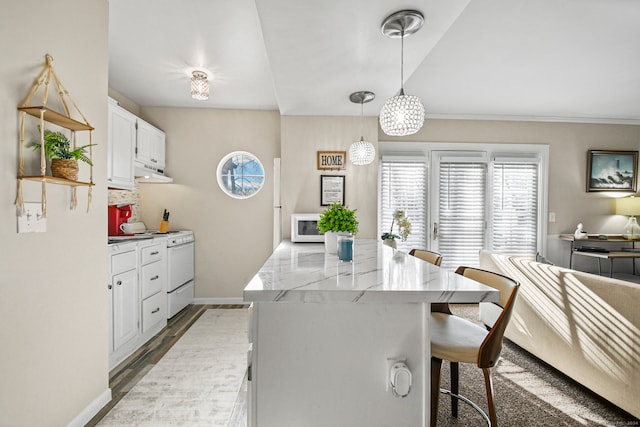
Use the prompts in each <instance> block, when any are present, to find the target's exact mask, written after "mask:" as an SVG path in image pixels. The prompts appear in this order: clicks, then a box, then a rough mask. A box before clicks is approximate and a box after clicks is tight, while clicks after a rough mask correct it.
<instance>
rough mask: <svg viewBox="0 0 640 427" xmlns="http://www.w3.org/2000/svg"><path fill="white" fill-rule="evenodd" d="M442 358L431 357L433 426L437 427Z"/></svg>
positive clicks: (431, 424)
mask: <svg viewBox="0 0 640 427" xmlns="http://www.w3.org/2000/svg"><path fill="white" fill-rule="evenodd" d="M441 368H442V359H438V358H437V357H432V358H431V414H430V416H431V422H430V424H429V425H430V426H431V427H436V424H437V423H438V399H439V398H440V370H441Z"/></svg>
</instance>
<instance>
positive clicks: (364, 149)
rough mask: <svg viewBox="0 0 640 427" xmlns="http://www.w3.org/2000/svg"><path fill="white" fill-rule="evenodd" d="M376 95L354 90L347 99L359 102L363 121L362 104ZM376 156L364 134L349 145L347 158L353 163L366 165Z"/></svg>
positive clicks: (373, 148) (355, 102)
mask: <svg viewBox="0 0 640 427" xmlns="http://www.w3.org/2000/svg"><path fill="white" fill-rule="evenodd" d="M375 97H376V94H375V93H373V92H367V91H361V92H354V93H352V94H351V95H350V96H349V100H350V101H351V102H353V103H354V104H360V116H361V117H362V121H363V122H364V104H365V102H371V101H373V99H374V98H375ZM375 157H376V149H375V147H374V146H373V144H372V143H370V142H367V141H365V140H364V136H361V137H360V141H356V142H354V143H353V144H351V147H349V159H350V160H351V163H353V164H354V165H368V164H370V163H372V162H373V159H375Z"/></svg>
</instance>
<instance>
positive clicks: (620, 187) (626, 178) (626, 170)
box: [587, 150, 638, 193]
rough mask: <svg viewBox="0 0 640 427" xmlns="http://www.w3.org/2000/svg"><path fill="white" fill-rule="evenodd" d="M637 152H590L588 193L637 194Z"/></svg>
mask: <svg viewBox="0 0 640 427" xmlns="http://www.w3.org/2000/svg"><path fill="white" fill-rule="evenodd" d="M637 180H638V152H637V151H605V150H589V153H588V158H587V191H589V192H591V191H625V192H633V193H635V192H636V188H637Z"/></svg>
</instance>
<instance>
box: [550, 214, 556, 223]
mask: <svg viewBox="0 0 640 427" xmlns="http://www.w3.org/2000/svg"><path fill="white" fill-rule="evenodd" d="M549 222H556V213H555V212H549Z"/></svg>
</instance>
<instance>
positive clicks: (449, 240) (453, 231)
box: [437, 161, 487, 268]
mask: <svg viewBox="0 0 640 427" xmlns="http://www.w3.org/2000/svg"><path fill="white" fill-rule="evenodd" d="M439 169H440V173H439V194H440V199H439V200H438V204H439V205H438V217H439V218H438V219H439V222H438V224H437V229H438V234H437V235H438V250H439V252H440V254H441V255H442V257H443V261H442V266H443V267H445V268H455V267H457V266H459V265H467V266H477V265H478V262H479V257H478V254H479V251H480V249H483V248H484V246H485V224H486V219H485V216H486V215H485V200H486V175H487V165H486V163H485V162H468V161H459V162H458V161H456V162H449V161H444V162H441V163H440V167H439Z"/></svg>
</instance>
